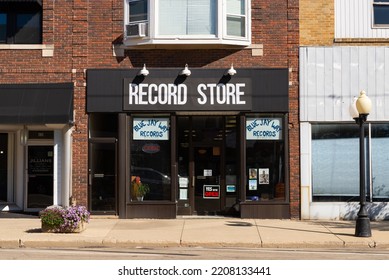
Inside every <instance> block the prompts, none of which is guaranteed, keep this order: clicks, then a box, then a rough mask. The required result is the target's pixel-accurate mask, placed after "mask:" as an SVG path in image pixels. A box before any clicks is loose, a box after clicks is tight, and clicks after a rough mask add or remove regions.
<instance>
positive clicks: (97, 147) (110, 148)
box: [89, 139, 117, 214]
mask: <svg viewBox="0 0 389 280" xmlns="http://www.w3.org/2000/svg"><path fill="white" fill-rule="evenodd" d="M116 155H117V152H116V140H115V139H113V140H110V139H104V140H101V141H97V140H91V141H90V147H89V197H90V211H91V212H94V213H99V212H100V213H109V214H117V187H116V186H117V183H116Z"/></svg>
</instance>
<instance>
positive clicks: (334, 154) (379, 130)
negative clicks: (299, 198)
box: [312, 124, 389, 201]
mask: <svg viewBox="0 0 389 280" xmlns="http://www.w3.org/2000/svg"><path fill="white" fill-rule="evenodd" d="M369 130H370V131H369ZM369 135H371V136H369ZM365 136H366V141H365V143H366V149H365V150H366V194H367V196H368V197H367V199H368V200H371V199H372V200H374V201H383V200H387V199H388V198H389V184H388V183H387V182H388V180H389V158H388V154H389V124H371V125H370V126H369V125H366V127H365ZM370 155H371V156H370ZM370 158H371V161H370V160H369V159H370ZM370 170H371V173H370ZM359 177H360V176H359V129H358V126H357V125H355V124H313V125H312V185H313V201H358V200H359ZM370 182H371V184H370Z"/></svg>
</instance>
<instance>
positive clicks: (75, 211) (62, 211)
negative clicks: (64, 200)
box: [39, 206, 90, 233]
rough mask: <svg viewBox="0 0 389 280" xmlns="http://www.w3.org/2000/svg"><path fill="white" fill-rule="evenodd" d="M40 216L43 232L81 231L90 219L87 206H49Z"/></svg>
mask: <svg viewBox="0 0 389 280" xmlns="http://www.w3.org/2000/svg"><path fill="white" fill-rule="evenodd" d="M39 216H40V218H41V223H42V231H43V232H64V233H70V232H81V231H83V230H85V224H86V223H89V219H90V213H89V212H88V210H87V209H86V207H85V206H69V207H61V206H49V207H47V208H46V209H44V210H42V211H41V212H39Z"/></svg>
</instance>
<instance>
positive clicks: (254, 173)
mask: <svg viewBox="0 0 389 280" xmlns="http://www.w3.org/2000/svg"><path fill="white" fill-rule="evenodd" d="M249 179H257V169H256V168H249Z"/></svg>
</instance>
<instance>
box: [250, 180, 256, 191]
mask: <svg viewBox="0 0 389 280" xmlns="http://www.w3.org/2000/svg"><path fill="white" fill-rule="evenodd" d="M256 190H257V180H256V179H254V180H253V179H251V180H249V191H256Z"/></svg>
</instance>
